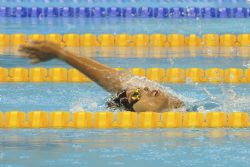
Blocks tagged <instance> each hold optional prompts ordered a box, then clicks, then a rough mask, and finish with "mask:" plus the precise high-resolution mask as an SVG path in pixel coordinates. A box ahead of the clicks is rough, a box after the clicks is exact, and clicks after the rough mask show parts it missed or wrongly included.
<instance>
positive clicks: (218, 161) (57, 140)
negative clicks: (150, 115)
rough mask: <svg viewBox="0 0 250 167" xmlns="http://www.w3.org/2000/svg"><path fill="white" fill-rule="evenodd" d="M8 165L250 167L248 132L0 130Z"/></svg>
mask: <svg viewBox="0 0 250 167" xmlns="http://www.w3.org/2000/svg"><path fill="white" fill-rule="evenodd" d="M0 136H1V137H0V162H1V165H0V166H2V167H7V166H16V167H21V166H34V165H35V166H38V167H40V166H41V167H44V166H53V167H57V166H81V167H85V166H86V167H89V166H131V167H138V166H145V167H152V166H173V167H182V166H187V167H189V166H194V167H200V166H204V167H218V166H232V167H233V166H239V167H247V166H249V165H250V160H249V156H250V150H249V149H248V148H249V147H250V142H249V141H250V140H249V139H250V131H249V129H237V130H233V129H155V130H139V129H138V130H93V129H91V130H66V129H64V130H39V129H33V130H31V129H18V130H0Z"/></svg>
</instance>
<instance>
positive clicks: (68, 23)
mask: <svg viewBox="0 0 250 167" xmlns="http://www.w3.org/2000/svg"><path fill="white" fill-rule="evenodd" d="M110 25H112V26H110ZM249 27H250V19H245V18H238V19H237V18H231V19H230V18H228V19H202V18H201V19H200V18H196V19H160V18H127V19H126V18H39V19H37V18H0V30H1V33H9V34H11V33H25V34H32V33H41V34H48V33H79V34H81V33H94V34H102V33H111V34H118V33H130V34H136V33H146V34H152V33H166V34H170V33H181V34H185V35H188V34H192V33H194V34H197V35H203V34H206V33H216V34H223V33H235V34H239V33H250V31H249Z"/></svg>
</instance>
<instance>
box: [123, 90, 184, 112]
mask: <svg viewBox="0 0 250 167" xmlns="http://www.w3.org/2000/svg"><path fill="white" fill-rule="evenodd" d="M126 94H127V97H128V100H129V102H133V101H135V100H136V102H135V103H134V105H133V109H134V110H135V111H136V112H145V111H154V112H160V111H162V110H171V109H176V108H180V107H182V106H183V105H184V103H183V102H182V101H181V100H179V99H177V98H175V97H172V96H168V95H166V94H165V93H163V92H161V91H160V90H150V89H149V88H147V87H145V88H144V89H129V90H127V92H126ZM138 94H139V95H138ZM137 100H138V101H137Z"/></svg>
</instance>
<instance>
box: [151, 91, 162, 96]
mask: <svg viewBox="0 0 250 167" xmlns="http://www.w3.org/2000/svg"><path fill="white" fill-rule="evenodd" d="M160 93H161V92H160V91H159V90H153V91H152V95H153V96H155V97H156V96H159V95H160Z"/></svg>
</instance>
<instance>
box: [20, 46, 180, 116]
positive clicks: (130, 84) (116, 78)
mask: <svg viewBox="0 0 250 167" xmlns="http://www.w3.org/2000/svg"><path fill="white" fill-rule="evenodd" d="M19 51H20V52H21V53H22V54H21V55H20V57H22V58H29V59H30V60H31V61H30V63H31V64H37V63H41V62H46V61H49V60H51V59H54V58H57V59H60V60H62V61H64V62H66V63H68V64H69V65H71V66H73V67H74V68H76V69H78V70H79V71H80V72H81V73H83V74H85V75H86V76H87V77H89V78H90V79H91V80H93V81H94V82H96V83H97V84H98V85H100V86H101V87H102V88H104V89H105V90H107V91H108V92H110V93H114V94H116V95H115V96H114V97H112V98H111V99H110V100H109V101H108V102H107V105H108V107H110V108H113V109H121V110H127V111H134V112H145V111H154V112H163V111H173V110H175V109H178V108H182V107H184V103H183V101H182V100H180V99H179V98H177V97H175V96H174V95H172V94H171V93H170V92H166V91H162V90H161V89H158V88H156V87H154V86H153V85H154V84H156V83H153V82H152V81H148V80H146V79H141V78H139V77H136V76H133V75H132V74H130V73H127V72H125V71H117V70H115V69H113V68H111V67H108V66H106V65H104V64H101V63H99V62H97V61H96V60H93V59H91V58H88V57H83V56H78V55H76V54H73V53H71V52H70V51H68V50H65V49H63V48H61V47H60V46H58V45H56V44H54V43H51V42H41V41H34V42H31V43H30V44H29V45H24V46H21V47H20V49H19ZM145 83H150V84H147V85H146V84H145ZM150 85H152V86H150Z"/></svg>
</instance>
